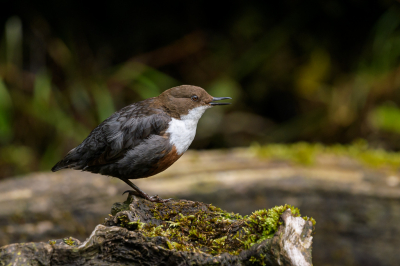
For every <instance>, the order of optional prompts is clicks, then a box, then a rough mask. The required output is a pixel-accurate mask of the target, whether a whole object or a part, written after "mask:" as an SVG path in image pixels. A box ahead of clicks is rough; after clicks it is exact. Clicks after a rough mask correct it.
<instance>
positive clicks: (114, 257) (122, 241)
mask: <svg viewBox="0 0 400 266" xmlns="http://www.w3.org/2000/svg"><path fill="white" fill-rule="evenodd" d="M111 213H112V214H110V217H108V218H106V219H105V222H104V223H103V224H100V225H97V226H96V228H95V229H94V230H93V232H92V234H91V235H90V237H89V238H88V239H87V240H86V241H84V242H83V243H81V242H80V241H79V240H77V239H74V238H72V237H70V238H64V239H58V240H50V241H49V243H43V242H41V243H21V244H11V245H7V246H4V247H2V248H0V263H1V265H132V264H134V265H213V264H218V265H298V266H307V265H312V262H311V245H312V238H313V237H312V236H311V235H312V232H313V222H314V221H313V219H312V218H307V217H305V218H302V217H300V213H299V211H298V209H296V208H294V207H291V206H288V205H285V206H279V207H275V208H272V209H269V210H260V211H256V212H254V213H253V214H252V215H250V216H247V217H241V216H240V215H238V214H234V213H228V212H226V211H223V210H221V209H219V208H217V207H214V206H212V205H211V204H205V203H201V202H194V201H188V200H178V201H170V202H168V203H152V202H149V201H147V200H144V199H141V198H136V197H132V196H129V197H128V199H127V201H125V202H124V203H116V204H114V205H113V207H112V210H111Z"/></svg>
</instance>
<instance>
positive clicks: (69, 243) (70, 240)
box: [63, 237, 76, 246]
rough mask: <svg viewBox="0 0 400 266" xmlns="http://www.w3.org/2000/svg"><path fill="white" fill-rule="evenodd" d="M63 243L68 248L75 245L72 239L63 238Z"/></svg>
mask: <svg viewBox="0 0 400 266" xmlns="http://www.w3.org/2000/svg"><path fill="white" fill-rule="evenodd" d="M63 241H64V243H65V244H67V245H68V246H75V245H76V243H75V240H73V239H72V237H68V238H64V239H63Z"/></svg>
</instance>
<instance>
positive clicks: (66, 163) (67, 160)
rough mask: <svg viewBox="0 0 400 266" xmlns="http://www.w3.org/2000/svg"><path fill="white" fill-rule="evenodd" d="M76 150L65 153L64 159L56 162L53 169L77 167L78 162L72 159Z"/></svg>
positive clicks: (53, 170)
mask: <svg viewBox="0 0 400 266" xmlns="http://www.w3.org/2000/svg"><path fill="white" fill-rule="evenodd" d="M74 151H75V149H72V150H71V151H70V152H68V154H67V155H65V157H64V159H62V160H61V161H59V162H58V163H56V165H54V166H53V168H51V171H52V172H57V171H59V170H62V169H66V168H75V167H76V162H74V161H75V160H73V159H72V157H74V156H73V155H74ZM71 159H72V160H71Z"/></svg>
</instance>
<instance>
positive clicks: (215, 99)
mask: <svg viewBox="0 0 400 266" xmlns="http://www.w3.org/2000/svg"><path fill="white" fill-rule="evenodd" d="M227 99H232V98H231V97H213V99H212V101H211V102H210V105H228V104H231V103H215V102H216V101H221V100H227Z"/></svg>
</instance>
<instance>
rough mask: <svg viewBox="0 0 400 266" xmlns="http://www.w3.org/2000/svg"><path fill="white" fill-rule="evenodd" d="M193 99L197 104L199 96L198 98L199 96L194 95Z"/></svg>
mask: <svg viewBox="0 0 400 266" xmlns="http://www.w3.org/2000/svg"><path fill="white" fill-rule="evenodd" d="M191 98H192V101H195V102H197V101H198V100H199V96H197V95H193V96H192V97H191Z"/></svg>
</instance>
